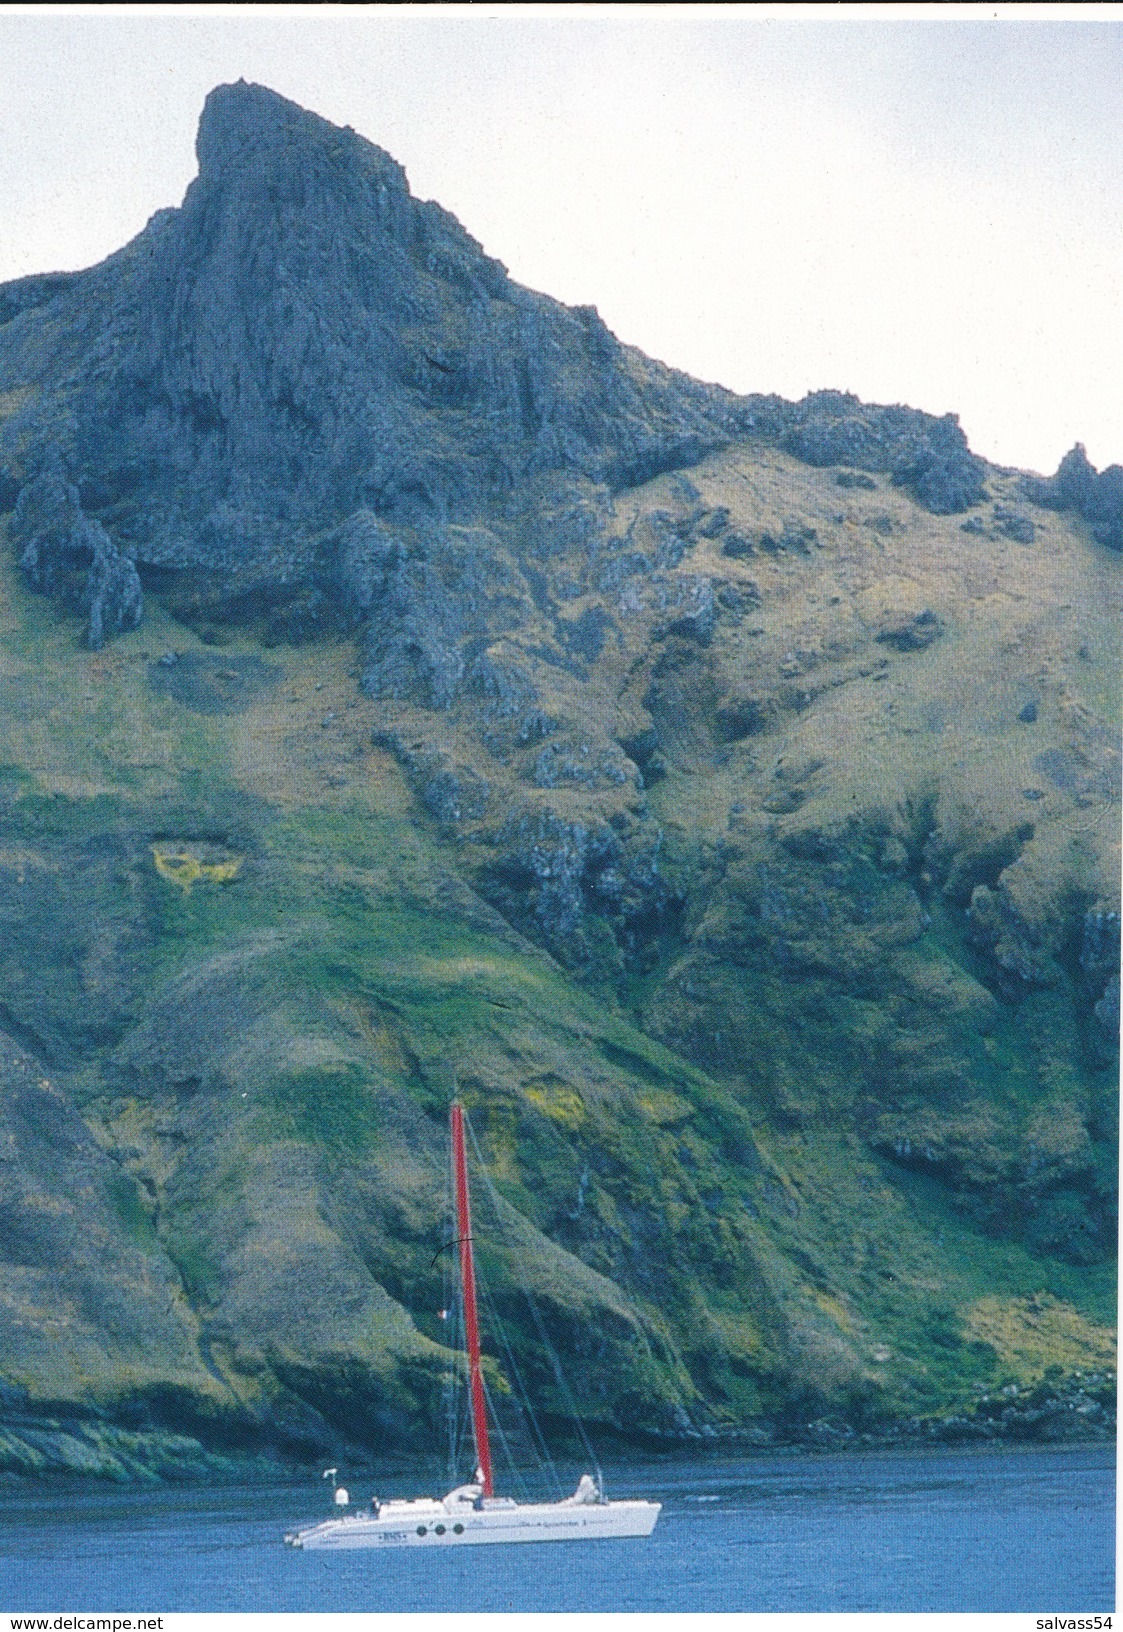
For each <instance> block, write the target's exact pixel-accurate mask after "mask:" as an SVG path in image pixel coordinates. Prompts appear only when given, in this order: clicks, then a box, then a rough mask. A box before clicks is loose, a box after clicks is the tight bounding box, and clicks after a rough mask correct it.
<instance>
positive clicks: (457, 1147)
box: [449, 1100, 495, 1496]
mask: <svg viewBox="0 0 1123 1632" xmlns="http://www.w3.org/2000/svg"><path fill="white" fill-rule="evenodd" d="M449 1123H450V1128H451V1133H452V1176H453V1189H454V1192H455V1195H456V1233H457V1236H458V1237H459V1243H458V1244H459V1247H460V1285H461V1292H462V1295H463V1298H464V1331H465V1336H466V1338H467V1342H468V1384H469V1394H470V1396H471V1401H472V1433H473V1436H474V1438H475V1442H476V1461H477V1462H478V1464H479V1473H480V1481H481V1483H482V1485H483V1493H484V1495H485V1496H493V1495H494V1494H495V1491H494V1487H493V1484H492V1477H491V1446H490V1444H489V1442H488V1437H487V1405H486V1402H485V1400H484V1379H483V1371H482V1369H481V1367H480V1322H479V1315H478V1313H477V1310H476V1265H475V1259H474V1258H473V1255H472V1210H471V1204H470V1202H469V1199H468V1158H467V1153H466V1151H465V1146H464V1109H463V1106H461V1104H460V1103H459V1101H458V1100H453V1102H452V1106H451V1108H450V1111H449Z"/></svg>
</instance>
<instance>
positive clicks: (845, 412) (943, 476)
mask: <svg viewBox="0 0 1123 1632" xmlns="http://www.w3.org/2000/svg"><path fill="white" fill-rule="evenodd" d="M780 440H781V442H782V443H783V446H784V447H785V448H787V449H788V451H789V452H790V453H794V454H796V455H797V456H798V457H799V458H800V459H806V461H807V463H808V464H809V465H849V466H852V467H855V468H856V469H857V470H860V471H885V472H887V473H888V474H889V475H890V476H891V477H892V479H893V481H894V482H896V483H898V484H899V485H900V486H902V487H907V488H909V490H910V491H911V492H912V493H913V495H914V497H915V498H916V499H917V500H918V501H919V503H921V504H922V505H924V507H925V508H926V509H928V510H931V511H933V512H934V513H935V514H936V515H941V516H942V515H950V514H953V513H954V512H955V511H958V510H966V509H967V508H968V507H969V506H970V505H973V504H979V503H980V502H981V500H982V499H983V497H984V493H985V489H984V487H983V466H982V461H981V460H979V459H976V458H975V456H974V454H972V453H971V451H970V449H969V448H968V446H967V438H966V437H965V436H964V434H963V432H962V430H961V429H960V426H959V421H958V420H957V419H956V417H955V415H954V414H945V415H944V416H943V418H942V419H936V418H934V417H933V416H932V415H931V414H922V413H919V412H918V411H917V410H916V409H915V408H897V407H894V408H871V407H870V406H868V405H867V404H865V403H862V402H859V401H858V398H857V397H853V396H850V395H848V394H846V393H844V392H840V391H819V392H815V393H814V394H813V395H812V396H809V397H807V398H805V400H804V401H803V402H802V403H798V404H797V405H796V406H795V408H794V410H793V411H792V412H791V414H790V416H789V422H788V424H787V426H786V428H785V429H784V431H783V432H782V433H781V437H780ZM847 485H859V484H858V483H857V482H856V481H855V480H854V478H850V479H849V480H848V482H847ZM863 485H864V484H863Z"/></svg>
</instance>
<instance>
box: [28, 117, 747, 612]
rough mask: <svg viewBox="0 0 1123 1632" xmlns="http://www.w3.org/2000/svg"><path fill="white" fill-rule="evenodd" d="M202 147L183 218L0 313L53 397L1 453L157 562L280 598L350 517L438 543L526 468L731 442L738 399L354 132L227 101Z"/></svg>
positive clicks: (609, 461)
mask: <svg viewBox="0 0 1123 1632" xmlns="http://www.w3.org/2000/svg"><path fill="white" fill-rule="evenodd" d="M198 155H199V176H198V179H197V180H196V181H195V182H194V183H193V184H192V186H191V187H190V188H189V189H188V193H187V196H186V198H185V200H184V203H183V206H182V207H181V208H180V209H179V210H166V211H163V212H161V213H160V214H158V215H157V216H156V217H154V218H153V220H152V221H151V222H150V223H149V225H148V227H147V228H146V229H145V230H144V232H143V233H141V235H140V236H139V237H138V238H137V239H136V240H134V242H133V243H132V244H130V245H128V246H127V248H126V249H124V250H123V251H121V252H120V253H119V254H117V255H115V256H112V257H110V259H109V260H108V261H106V262H104V263H103V264H102V265H100V266H97V267H94V268H93V269H92V270H91V271H89V272H87V273H83V274H81V275H80V276H75V277H73V278H69V279H67V280H62V281H60V282H59V284H58V288H57V289H55V288H54V285H53V284H50V283H49V280H48V283H47V284H46V285H45V286H44V287H42V288H37V289H30V288H27V287H25V285H24V284H21V285H19V286H17V287H16V288H15V289H14V290H11V289H9V290H7V291H6V292H5V297H4V298H5V301H6V305H5V308H4V309H5V310H6V311H8V312H12V310H13V308H17V307H21V306H22V305H23V302H24V301H27V302H30V301H31V300H32V299H33V298H37V299H38V304H35V305H29V306H28V307H27V308H26V309H22V310H19V311H17V312H16V313H15V315H13V316H11V317H10V319H9V322H8V323H7V324H6V325H5V332H4V334H3V339H2V340H0V373H2V374H3V375H5V376H7V375H9V374H11V375H12V376H13V377H14V378H15V379H16V380H17V381H18V382H21V383H22V379H23V377H30V375H31V374H32V372H33V371H34V375H35V377H36V379H37V383H38V384H39V385H40V387H41V389H40V391H39V393H38V394H37V395H36V397H35V399H34V401H33V402H30V403H28V404H27V405H26V406H25V407H23V408H22V409H21V410H19V411H17V412H16V413H15V414H14V415H12V416H11V417H10V418H9V419H8V420H7V421H6V422H5V424H4V430H3V435H2V441H0V462H2V463H3V464H4V465H5V467H6V468H7V471H8V473H9V475H10V476H11V477H12V478H13V479H14V480H19V479H20V478H21V477H22V478H23V479H25V480H27V479H30V480H32V481H34V479H35V477H36V474H37V472H38V470H39V469H40V467H41V466H42V464H43V463H44V461H45V460H46V458H47V457H48V454H49V455H50V456H51V457H52V458H57V459H58V460H59V461H60V462H61V465H62V466H63V467H64V468H65V469H66V470H68V471H69V472H70V473H71V475H72V476H73V477H74V478H75V480H76V482H77V486H78V488H79V491H80V492H81V495H82V502H83V504H84V506H85V507H86V508H87V509H88V510H90V511H92V512H95V513H97V514H98V515H99V517H101V518H102V519H103V521H104V524H105V525H106V527H107V528H108V529H109V530H110V532H111V535H112V536H113V537H114V539H115V541H116V543H117V546H118V547H119V548H120V550H121V551H122V553H123V554H125V555H128V556H129V557H131V558H133V559H135V560H136V561H137V562H139V563H140V564H141V566H142V569H143V567H149V568H153V567H155V568H164V569H174V570H177V571H180V572H182V571H184V570H185V569H190V570H191V571H192V573H193V574H198V573H202V574H205V575H210V577H211V578H212V579H214V580H216V581H217V586H218V589H219V592H220V599H222V600H225V601H227V602H229V601H230V600H232V599H234V598H235V597H237V596H238V595H239V594H241V595H245V594H247V593H251V592H252V593H258V594H260V593H266V594H271V595H273V596H277V595H281V596H282V598H289V599H291V598H292V597H293V596H294V595H295V594H296V593H298V591H300V590H303V589H306V588H307V587H308V585H309V583H310V581H311V580H312V579H313V578H314V575H315V563H314V561H313V559H312V549H311V540H312V538H313V536H314V535H318V534H320V533H322V531H323V530H324V528H325V527H328V526H331V525H332V524H333V523H334V524H338V523H339V522H341V521H342V520H343V519H344V518H345V517H347V516H348V515H349V514H351V513H352V512H353V511H355V510H356V509H358V508H359V507H361V506H365V507H368V508H369V509H370V510H371V511H372V512H373V513H374V514H376V515H378V516H381V517H384V518H387V519H388V520H390V521H392V522H394V523H395V524H398V525H401V526H406V527H415V528H416V527H420V528H423V529H425V528H428V529H433V528H437V529H439V528H440V527H441V526H443V525H444V524H446V523H447V522H448V521H449V520H450V519H455V518H458V517H459V518H464V517H470V516H473V515H474V514H476V513H477V512H478V511H479V509H480V506H481V502H482V501H483V500H484V499H485V498H487V499H490V498H491V497H492V496H493V495H494V494H495V493H496V492H501V491H503V490H504V489H507V488H509V487H510V486H511V485H512V484H513V483H515V482H516V481H517V480H518V479H519V478H520V477H522V476H524V475H525V474H526V473H527V472H528V471H530V470H534V469H536V468H538V469H541V468H551V467H556V466H560V465H565V466H567V467H570V468H573V469H577V470H580V471H583V472H585V473H587V474H589V475H591V476H594V477H595V478H596V479H598V480H613V479H615V480H619V479H621V478H622V477H625V476H626V477H627V478H629V479H633V478H634V476H635V475H636V473H637V472H639V473H642V474H644V475H650V474H654V473H656V472H658V471H659V470H662V469H666V468H667V467H668V466H669V465H673V464H674V463H676V462H681V461H683V460H686V459H690V458H695V457H697V456H698V455H699V454H700V453H702V452H704V451H705V450H706V449H707V448H709V447H712V446H714V445H716V444H718V443H720V442H721V441H722V440H723V439H724V438H725V437H726V436H727V435H728V424H727V421H728V420H729V415H730V409H731V407H732V405H733V403H734V401H735V399H733V398H732V397H731V396H729V394H728V393H723V392H721V391H718V390H716V389H713V388H708V387H703V386H699V385H697V384H695V383H694V382H693V381H690V380H688V379H686V378H685V377H684V376H678V375H675V374H673V373H671V372H670V371H669V370H665V369H660V368H658V367H656V366H655V365H651V364H648V363H646V362H645V361H644V360H642V359H638V358H636V357H634V355H633V354H629V353H628V352H627V351H626V350H625V348H624V347H622V346H620V345H619V344H618V343H617V342H616V341H615V340H614V339H613V338H612V336H611V335H610V334H609V333H608V331H607V330H606V329H605V327H604V325H603V324H602V323H601V322H600V320H599V319H598V318H597V316H596V314H595V313H593V312H591V311H587V310H582V311H576V312H571V311H568V310H567V309H566V308H564V307H562V306H559V305H558V304H557V303H556V302H554V301H550V300H548V299H546V298H544V297H542V296H538V295H534V294H531V293H530V292H528V291H526V290H524V289H521V288H519V287H518V286H517V285H515V284H513V283H512V282H511V281H510V279H509V278H508V277H507V275H506V273H505V271H504V270H503V268H502V267H501V266H500V265H499V264H498V263H497V262H495V261H492V260H490V259H488V257H487V256H486V255H484V254H483V252H482V250H481V249H480V248H479V246H478V245H477V244H475V243H474V242H473V241H472V239H470V238H469V237H468V235H467V234H466V233H465V232H464V231H463V230H462V229H461V228H460V227H459V226H458V225H457V223H456V222H455V221H454V220H453V219H452V218H451V217H450V216H448V215H447V214H445V212H444V211H442V210H441V209H439V208H438V207H437V206H436V205H433V204H425V203H421V202H419V201H418V200H416V199H414V198H412V197H411V196H410V193H409V190H408V188H407V185H406V181H405V176H404V173H403V171H402V170H401V168H400V166H398V165H397V164H395V163H394V161H393V160H392V159H390V158H389V157H388V156H387V155H386V154H385V153H383V152H381V151H380V150H379V149H377V148H375V147H372V146H371V145H370V144H369V143H367V142H365V141H363V140H362V139H361V138H360V137H358V136H356V135H355V134H354V132H352V131H350V130H340V129H337V128H336V127H335V126H333V125H330V124H328V123H327V122H326V121H324V120H322V119H319V118H317V117H316V116H315V115H313V114H309V113H305V112H304V111H303V110H301V109H300V108H298V107H296V106H295V105H294V104H292V103H289V102H286V101H285V100H284V99H283V98H281V97H278V96H276V95H274V94H273V93H272V92H270V91H267V90H265V89H263V88H262V87H259V86H249V85H245V84H239V85H234V86H222V87H220V88H219V89H218V90H216V91H214V92H213V93H212V94H211V96H210V97H209V98H208V100H207V105H206V108H205V111H204V114H203V118H202V122H201V124H200V129H199V139H198ZM40 281H41V282H42V280H40ZM25 282H26V280H25ZM40 297H41V298H40ZM48 309H49V312H50V320H51V323H52V325H53V326H54V331H55V335H56V338H55V339H54V340H53V341H52V340H48V339H46V338H45V337H44V335H43V332H42V329H41V327H39V326H38V321H39V320H41V318H42V316H43V315H44V314H45V312H46V311H47V310H48ZM44 352H46V356H44ZM48 553H51V552H49V551H47V550H42V551H41V552H40V557H41V559H42V558H43V557H44V556H45V555H47V554H48ZM52 570H53V569H52ZM47 571H48V568H47V567H46V565H45V564H44V565H43V566H42V567H41V568H40V572H41V574H42V573H46V572H47ZM111 618H112V614H111Z"/></svg>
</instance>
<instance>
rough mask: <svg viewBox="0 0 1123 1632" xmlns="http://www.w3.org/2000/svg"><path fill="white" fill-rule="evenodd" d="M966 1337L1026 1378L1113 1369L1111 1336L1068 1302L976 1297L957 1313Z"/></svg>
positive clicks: (1044, 1295) (1037, 1295)
mask: <svg viewBox="0 0 1123 1632" xmlns="http://www.w3.org/2000/svg"><path fill="white" fill-rule="evenodd" d="M960 1318H961V1320H962V1323H963V1331H964V1335H965V1336H966V1337H968V1338H970V1339H972V1340H973V1341H975V1342H980V1343H989V1344H990V1346H991V1348H992V1349H994V1351H995V1353H996V1354H997V1355H998V1357H999V1359H1000V1360H1002V1361H1004V1362H1005V1363H1006V1364H1007V1365H1009V1366H1013V1367H1015V1368H1016V1369H1017V1370H1018V1371H1019V1372H1021V1373H1022V1374H1023V1375H1024V1376H1026V1377H1033V1378H1038V1377H1042V1376H1044V1374H1045V1372H1046V1371H1047V1370H1048V1369H1049V1367H1050V1366H1060V1367H1061V1368H1062V1370H1064V1371H1094V1370H1097V1369H1103V1368H1107V1369H1114V1366H1115V1333H1114V1332H1113V1331H1112V1330H1111V1329H1110V1327H1107V1326H1098V1325H1096V1323H1095V1322H1094V1321H1091V1320H1088V1319H1087V1318H1086V1317H1085V1316H1084V1315H1082V1314H1081V1313H1080V1311H1079V1310H1078V1309H1074V1308H1073V1306H1072V1304H1071V1303H1065V1302H1063V1301H1062V1300H1061V1299H1060V1298H1054V1297H1051V1296H1050V1295H1049V1294H1048V1293H1046V1292H1037V1293H1034V1294H1033V1296H1031V1297H1028V1298H1010V1297H1006V1298H1003V1297H987V1298H979V1299H978V1300H977V1301H976V1302H975V1303H972V1304H971V1305H969V1307H968V1308H967V1309H966V1310H964V1311H962V1312H961V1316H960Z"/></svg>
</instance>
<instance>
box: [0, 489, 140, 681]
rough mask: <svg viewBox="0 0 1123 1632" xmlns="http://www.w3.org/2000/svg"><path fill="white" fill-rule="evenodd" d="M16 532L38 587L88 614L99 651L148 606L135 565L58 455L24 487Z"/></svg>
mask: <svg viewBox="0 0 1123 1632" xmlns="http://www.w3.org/2000/svg"><path fill="white" fill-rule="evenodd" d="M12 537H13V539H14V541H15V544H16V547H17V549H19V551H20V558H19V562H20V566H21V567H22V569H23V571H24V572H25V573H26V575H27V577H28V579H29V580H30V582H31V583H32V584H34V586H35V588H36V589H42V590H45V591H46V592H47V593H48V594H53V595H54V596H55V597H56V598H57V599H58V600H60V601H62V602H63V604H65V605H69V606H70V607H71V608H72V610H74V611H77V612H81V613H84V614H85V617H86V641H87V644H88V645H90V646H91V647H93V649H94V650H95V651H97V650H99V649H100V647H102V646H103V645H104V644H105V641H106V640H107V639H108V638H109V637H110V636H111V635H115V634H118V633H119V632H120V631H121V630H122V629H135V628H136V626H137V624H138V623H139V622H140V619H141V614H142V612H143V610H144V601H143V597H142V595H141V588H140V579H139V577H138V576H137V570H136V566H135V565H134V563H133V562H132V561H130V560H129V559H128V558H127V557H125V556H121V555H119V554H118V552H117V549H116V547H115V545H114V544H113V543H112V542H111V540H110V538H109V536H108V534H107V533H106V531H105V528H104V527H103V526H102V525H101V523H100V522H97V521H91V520H90V518H89V517H88V516H87V515H86V514H85V513H84V511H83V509H82V506H81V504H80V502H79V499H78V491H77V489H76V488H75V487H74V486H72V484H71V483H70V482H68V481H67V480H66V479H65V477H64V476H63V474H62V471H61V468H60V466H59V464H58V462H57V460H52V461H51V462H50V463H49V464H48V465H47V467H46V468H45V469H44V471H43V473H42V474H41V475H40V476H38V477H36V478H35V480H34V481H31V482H28V483H27V485H26V487H24V488H22V489H21V491H20V495H19V499H18V501H17V503H16V508H15V514H14V515H13V517H12Z"/></svg>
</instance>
